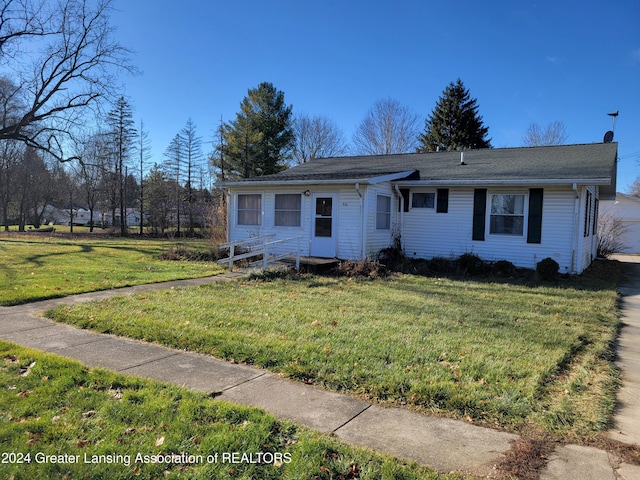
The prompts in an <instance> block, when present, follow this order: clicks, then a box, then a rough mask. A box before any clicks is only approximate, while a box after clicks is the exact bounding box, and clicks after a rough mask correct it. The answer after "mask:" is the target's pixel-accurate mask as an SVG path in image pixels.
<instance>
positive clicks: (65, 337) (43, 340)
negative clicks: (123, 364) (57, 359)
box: [3, 324, 100, 351]
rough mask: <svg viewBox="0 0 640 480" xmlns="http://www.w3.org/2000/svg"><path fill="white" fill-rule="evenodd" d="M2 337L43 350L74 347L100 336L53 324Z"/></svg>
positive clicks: (90, 341) (97, 338) (97, 339)
mask: <svg viewBox="0 0 640 480" xmlns="http://www.w3.org/2000/svg"><path fill="white" fill-rule="evenodd" d="M3 338H4V339H5V340H8V341H10V342H15V343H20V344H21V345H24V346H26V347H30V348H36V349H38V350H44V351H52V350H59V349H64V348H69V347H75V346H77V345H83V344H86V343H92V342H96V341H99V340H100V337H98V336H97V335H96V334H95V333H92V332H89V331H87V330H78V329H76V328H73V327H67V326H64V325H53V324H50V325H44V326H42V327H40V328H32V329H29V330H22V331H19V332H14V333H10V334H4V335H3Z"/></svg>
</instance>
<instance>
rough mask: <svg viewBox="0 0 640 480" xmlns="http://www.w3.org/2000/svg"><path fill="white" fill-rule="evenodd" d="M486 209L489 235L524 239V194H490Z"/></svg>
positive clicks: (525, 195) (525, 208) (525, 206)
mask: <svg viewBox="0 0 640 480" xmlns="http://www.w3.org/2000/svg"><path fill="white" fill-rule="evenodd" d="M488 208H489V234H490V235H508V236H514V237H524V235H525V224H526V222H525V219H526V215H527V211H526V210H527V194H526V193H524V192H521V193H520V192H518V193H491V194H490V201H489V207H488Z"/></svg>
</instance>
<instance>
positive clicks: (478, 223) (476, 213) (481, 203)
mask: <svg viewBox="0 0 640 480" xmlns="http://www.w3.org/2000/svg"><path fill="white" fill-rule="evenodd" d="M486 216H487V189H486V188H476V189H475V190H474V191H473V233H472V235H471V238H472V239H473V240H478V241H482V242H483V241H484V230H485V223H486Z"/></svg>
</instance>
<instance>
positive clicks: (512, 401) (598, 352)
mask: <svg viewBox="0 0 640 480" xmlns="http://www.w3.org/2000/svg"><path fill="white" fill-rule="evenodd" d="M616 301H617V295H616V292H615V288H614V285H613V284H612V283H609V284H607V286H605V287H598V288H595V287H594V286H593V285H591V284H589V283H588V281H587V280H583V279H574V280H563V281H561V283H559V284H557V285H546V286H529V285H517V284H510V283H506V282H494V283H492V282H488V281H472V280H454V279H445V278H423V277H417V276H411V275H401V276H394V277H391V278H387V279H378V280H362V281H356V280H352V279H343V278H324V277H301V278H294V279H278V280H275V281H272V282H265V281H260V280H255V281H244V282H233V283H224V284H216V285H208V286H202V287H194V288H184V289H172V290H166V291H161V292H154V293H145V294H141V295H135V296H131V297H114V298H111V299H109V300H106V301H103V302H100V303H90V304H84V305H74V306H64V307H60V308H58V309H56V310H54V311H52V312H50V316H51V317H52V318H54V319H56V320H58V321H63V322H67V323H71V324H74V325H77V326H80V327H83V328H91V329H95V330H98V331H101V332H109V333H114V334H117V335H124V336H129V337H133V338H138V339H143V340H148V341H153V342H158V343H161V344H164V345H169V346H173V347H177V348H181V349H188V350H192V351H197V352H201V353H205V354H210V355H214V356H217V357H220V358H224V359H227V360H229V361H232V362H244V363H249V364H254V365H257V366H260V367H263V368H268V369H270V370H272V371H274V372H278V373H281V374H283V375H285V376H288V377H290V378H294V379H297V380H300V381H303V382H305V383H313V384H316V385H320V386H323V387H326V388H330V389H333V390H336V391H340V392H347V393H351V394H354V395H357V396H360V397H362V398H366V399H370V400H372V401H375V402H380V403H383V404H392V405H405V406H408V407H410V408H415V409H418V410H423V411H426V412H430V413H437V414H444V415H453V416H457V417H460V418H466V419H467V420H469V421H474V422H479V423H483V424H490V425H496V426H500V427H505V428H519V427H521V426H524V425H526V424H529V425H531V424H532V425H534V426H536V427H537V428H541V429H544V430H546V431H554V432H556V433H560V434H562V435H565V436H568V437H571V436H584V435H591V434H593V433H595V432H598V431H601V430H603V429H605V428H607V426H608V422H609V419H610V415H611V413H612V411H613V407H614V404H615V388H616V385H617V371H616V369H615V368H614V366H613V364H612V361H611V359H612V354H611V348H612V347H611V346H612V342H613V341H614V339H615V337H616V334H617V328H618V315H617V308H616Z"/></svg>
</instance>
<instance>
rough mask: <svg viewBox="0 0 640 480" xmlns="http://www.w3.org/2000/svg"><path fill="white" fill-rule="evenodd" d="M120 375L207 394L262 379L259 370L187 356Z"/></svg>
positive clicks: (202, 356)
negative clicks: (138, 377)
mask: <svg viewBox="0 0 640 480" xmlns="http://www.w3.org/2000/svg"><path fill="white" fill-rule="evenodd" d="M121 373H125V374H127V375H137V376H140V377H146V378H152V379H154V380H159V381H163V382H171V383H175V384H177V385H181V386H184V387H187V388H192V389H194V390H200V391H203V392H207V393H214V392H216V393H221V392H222V391H224V390H227V389H229V388H232V387H234V386H236V385H240V384H243V383H245V382H248V381H249V380H252V379H254V378H257V377H260V376H262V375H264V372H263V371H262V370H258V369H255V368H251V367H247V366H244V365H231V364H230V363H228V362H224V361H222V360H216V359H215V358H211V357H207V356H205V355H198V354H196V353H187V352H180V353H178V354H177V355H174V356H170V357H165V358H162V359H159V360H154V361H152V362H148V363H145V364H144V365H139V366H135V367H131V368H126V369H123V370H121Z"/></svg>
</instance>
